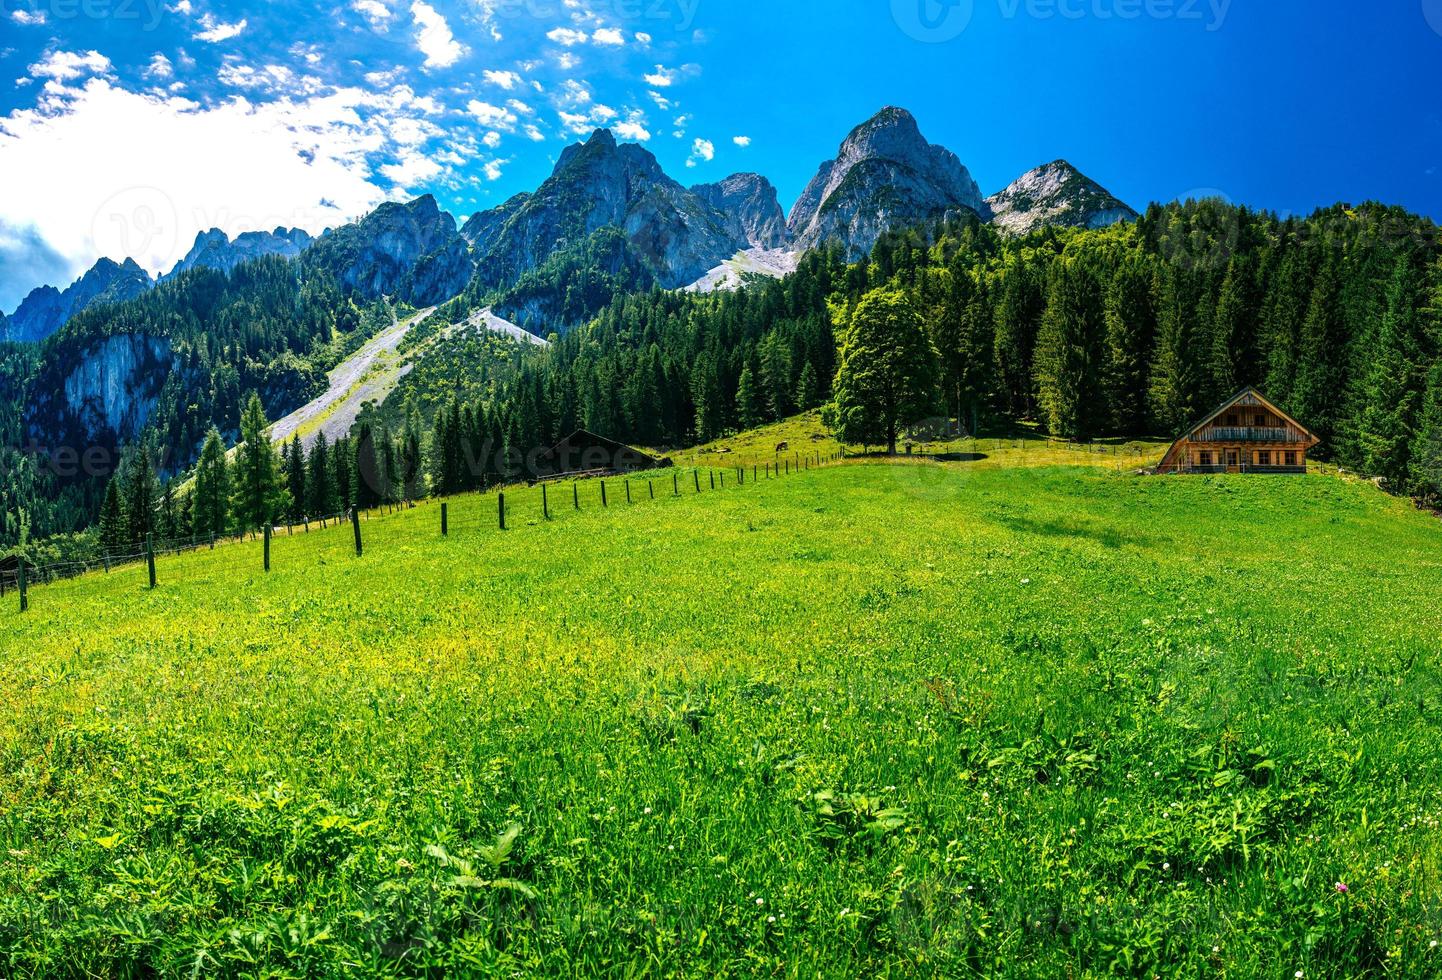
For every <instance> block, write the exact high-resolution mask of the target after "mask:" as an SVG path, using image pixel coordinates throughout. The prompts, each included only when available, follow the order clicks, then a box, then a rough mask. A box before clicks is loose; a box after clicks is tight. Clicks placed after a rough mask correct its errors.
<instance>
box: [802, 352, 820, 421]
mask: <svg viewBox="0 0 1442 980" xmlns="http://www.w3.org/2000/svg"><path fill="white" fill-rule="evenodd" d="M820 404H821V384H820V382H819V381H817V378H816V369H815V368H814V367H812V366H811V362H810V361H807V362H806V363H805V364H803V365H801V377H800V378H799V379H797V382H796V407H797V408H799V409H801V411H803V412H809V411H811V410H812V409H813V408H815V407H816V406H817V405H820Z"/></svg>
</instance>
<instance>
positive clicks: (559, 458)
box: [536, 429, 671, 476]
mask: <svg viewBox="0 0 1442 980" xmlns="http://www.w3.org/2000/svg"><path fill="white" fill-rule="evenodd" d="M536 463H537V465H536V468H537V471H538V473H539V474H540V475H541V476H572V475H575V474H579V473H587V474H597V473H629V472H632V471H634V470H654V469H661V468H663V467H667V466H670V465H671V461H670V460H669V459H657V458H656V457H654V456H651V455H648V454H647V453H643V452H642V451H641V450H639V449H636V448H634V447H632V446H628V445H626V444H625V443H622V442H617V441H616V440H614V439H607V438H606V437H605V436H599V435H597V434H596V433H594V432H587V431H586V430H585V429H580V430H578V431H576V432H573V433H571V434H570V435H569V436H567V437H566V438H564V439H562V440H561V441H560V442H558V443H557V444H556V445H555V446H553V447H552V448H550V449H548V450H547V451H546V452H544V453H542V454H541V456H540V458H539V459H538V460H537V461H536Z"/></svg>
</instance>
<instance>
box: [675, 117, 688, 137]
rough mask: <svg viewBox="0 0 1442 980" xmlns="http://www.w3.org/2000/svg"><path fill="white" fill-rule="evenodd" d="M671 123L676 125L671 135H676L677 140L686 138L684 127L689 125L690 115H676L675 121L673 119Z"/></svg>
mask: <svg viewBox="0 0 1442 980" xmlns="http://www.w3.org/2000/svg"><path fill="white" fill-rule="evenodd" d="M672 125H673V126H675V127H676V131H675V132H674V133H672V134H671V135H672V136H674V137H676V138H677V139H678V140H681V139H685V138H686V127H687V126H689V125H691V117H690V116H677V117H676V121H675V122H674V123H672Z"/></svg>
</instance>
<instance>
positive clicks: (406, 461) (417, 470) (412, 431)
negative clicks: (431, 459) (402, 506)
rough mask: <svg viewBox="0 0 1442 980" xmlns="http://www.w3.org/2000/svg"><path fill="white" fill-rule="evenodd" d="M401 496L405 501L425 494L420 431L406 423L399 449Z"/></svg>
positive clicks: (419, 497)
mask: <svg viewBox="0 0 1442 980" xmlns="http://www.w3.org/2000/svg"><path fill="white" fill-rule="evenodd" d="M399 469H400V482H401V497H402V498H403V499H404V500H406V501H407V502H410V501H416V500H419V499H421V498H422V497H424V496H425V495H426V486H425V466H424V463H423V460H422V456H421V433H420V429H418V428H417V427H416V426H415V425H411V424H407V425H406V431H405V435H404V436H402V438H401V450H400V464H399Z"/></svg>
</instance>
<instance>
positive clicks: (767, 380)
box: [757, 330, 795, 419]
mask: <svg viewBox="0 0 1442 980" xmlns="http://www.w3.org/2000/svg"><path fill="white" fill-rule="evenodd" d="M757 357H758V359H759V360H760V362H761V375H760V381H761V389H762V392H763V398H764V401H765V404H766V408H767V410H768V412H769V414H770V417H771V418H773V419H784V418H786V416H788V415H790V414H791V396H792V393H793V391H794V390H795V378H794V377H793V375H792V373H791V363H792V357H791V345H790V344H789V343H788V342H786V341H785V340H784V339H783V338H782V336H781V334H780V332H779V331H775V330H773V331H772V332H770V333H768V334H767V335H766V336H765V338H764V339H762V341H761V345H760V347H759V348H758V349H757Z"/></svg>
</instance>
